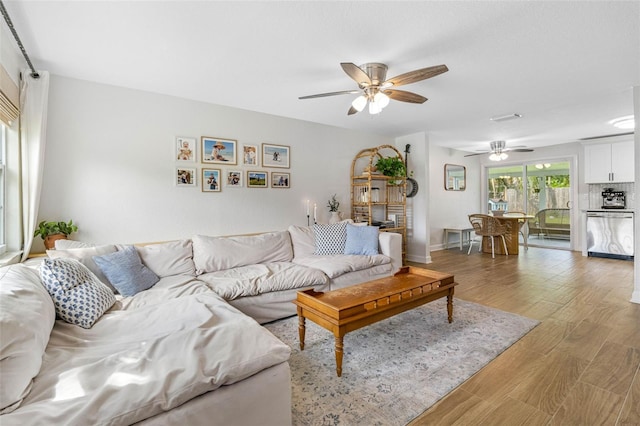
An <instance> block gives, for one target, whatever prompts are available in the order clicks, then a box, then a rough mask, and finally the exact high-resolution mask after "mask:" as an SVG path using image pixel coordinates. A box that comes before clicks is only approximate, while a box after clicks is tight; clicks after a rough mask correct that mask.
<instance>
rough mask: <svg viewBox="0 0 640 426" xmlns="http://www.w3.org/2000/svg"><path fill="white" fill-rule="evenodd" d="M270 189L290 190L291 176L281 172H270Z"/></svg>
mask: <svg viewBox="0 0 640 426" xmlns="http://www.w3.org/2000/svg"><path fill="white" fill-rule="evenodd" d="M271 187H272V188H291V174H290V173H281V172H271Z"/></svg>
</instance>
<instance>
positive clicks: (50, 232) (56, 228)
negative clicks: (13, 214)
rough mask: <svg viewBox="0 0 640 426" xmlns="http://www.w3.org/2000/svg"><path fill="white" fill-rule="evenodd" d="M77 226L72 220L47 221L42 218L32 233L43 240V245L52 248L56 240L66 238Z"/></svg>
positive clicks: (48, 248)
mask: <svg viewBox="0 0 640 426" xmlns="http://www.w3.org/2000/svg"><path fill="white" fill-rule="evenodd" d="M77 230H78V227H77V226H76V225H74V224H73V221H72V220H70V221H69V222H47V221H46V220H43V221H42V222H40V223H39V224H38V228H36V230H35V232H34V233H33V236H34V237H37V236H38V235H39V236H40V237H42V239H43V240H44V247H45V248H46V249H47V250H50V249H52V248H54V246H55V243H56V240H63V239H66V238H67V237H68V236H69V235H70V234H71V233H73V232H76V231H77Z"/></svg>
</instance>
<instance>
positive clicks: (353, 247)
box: [344, 224, 380, 256]
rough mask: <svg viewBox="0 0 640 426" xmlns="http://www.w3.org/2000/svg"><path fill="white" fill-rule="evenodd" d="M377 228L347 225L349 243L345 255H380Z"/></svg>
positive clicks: (346, 245)
mask: <svg viewBox="0 0 640 426" xmlns="http://www.w3.org/2000/svg"><path fill="white" fill-rule="evenodd" d="M379 232H380V230H379V228H378V227H377V226H355V225H351V224H347V242H346V243H345V247H344V254H364V255H366V256H373V255H376V254H378V233H379Z"/></svg>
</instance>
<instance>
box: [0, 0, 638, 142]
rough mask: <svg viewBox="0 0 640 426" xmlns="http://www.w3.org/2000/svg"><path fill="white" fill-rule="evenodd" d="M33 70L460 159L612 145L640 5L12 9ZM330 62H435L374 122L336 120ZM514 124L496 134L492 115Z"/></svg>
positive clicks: (630, 77) (44, 5)
mask: <svg viewBox="0 0 640 426" xmlns="http://www.w3.org/2000/svg"><path fill="white" fill-rule="evenodd" d="M4 4H5V7H6V9H7V10H8V12H9V14H10V16H11V18H12V20H13V22H14V24H15V27H16V29H17V31H18V33H19V34H20V37H21V38H22V41H23V43H24V45H25V47H26V49H27V51H28V53H29V55H30V56H31V59H32V61H33V63H34V65H35V67H36V68H37V69H40V70H47V71H50V72H51V73H52V74H57V75H62V76H68V77H73V78H78V79H84V80H90V81H95V82H100V83H106V84H113V85H117V86H124V87H130V88H135V89H140V90H146V91H151V92H157V93H163V94H168V95H173V96H178V97H183V98H188V99H194V100H199V101H204V102H209V103H214V104H220V105H228V106H232V107H237V108H242V109H247V110H253V111H260V112H265V113H269V114H274V115H279V116H285V117H291V118H297V119H301V120H307V121H312V122H317V123H323V124H328V125H333V126H338V127H343V128H349V129H354V130H359V131H366V132H372V133H379V134H384V135H389V136H401V135H406V134H411V133H415V132H421V131H427V132H428V134H429V139H430V141H431V142H432V143H435V144H437V145H441V146H448V147H452V148H457V149H464V150H469V151H475V150H483V149H488V145H489V141H491V140H496V139H504V140H506V141H507V146H514V145H524V146H528V147H536V146H544V145H554V144H558V143H565V142H572V141H575V140H577V139H580V138H584V137H591V136H599V135H606V134H612V133H620V132H621V131H620V130H618V129H615V128H614V127H612V126H611V125H610V124H608V123H607V122H608V121H609V120H611V119H614V118H616V117H619V116H623V115H632V114H633V95H632V92H633V90H632V88H633V86H640V2H639V1H621V2H613V1H592V2H591V1H590V2H586V1H540V2H534V1H527V2H524V1H496V2H486V1H482V2H475V1H474V2H472V1H463V2H452V1H422V2H421V1H414V2H404V1H388V2H379V1H356V2H342V1H341V2H336V1H315V2H313V1H284V2H270V1H269V2H267V1H262V2H248V1H234V2H221V1H197V2H194V1H184V0H183V1H180V0H176V1H169V2H160V1H134V2H131V1H107V2H97V1H25V0H20V1H13V0H4ZM340 62H353V63H355V64H357V65H360V64H363V63H366V62H383V63H386V64H387V65H388V66H389V72H388V77H392V76H395V75H398V74H402V73H405V72H408V71H412V70H414V69H418V68H424V67H427V66H432V65H438V64H446V65H447V66H448V67H449V72H447V73H445V74H442V75H439V76H437V77H434V78H432V79H428V80H425V81H422V82H418V83H414V84H412V85H407V86H403V87H402V89H404V90H409V91H413V92H416V93H419V94H421V95H423V96H426V97H427V98H429V101H427V102H426V103H424V104H422V105H420V104H408V103H403V102H397V101H392V102H391V104H390V105H389V106H388V107H387V108H386V109H385V110H384V111H383V113H382V114H380V115H378V116H370V115H369V114H368V113H367V112H366V110H365V111H363V112H362V113H360V114H357V115H355V116H347V110H348V109H349V106H350V103H351V101H352V100H353V99H354V98H355V95H342V96H334V97H326V98H318V99H311V100H298V97H299V96H303V95H310V94H316V93H323V92H333V91H340V90H349V89H355V88H356V84H355V83H354V82H353V81H352V80H351V79H350V78H349V77H348V76H347V75H346V74H345V73H344V72H343V71H342V69H341V68H340ZM508 113H520V114H522V115H523V118H521V119H519V120H514V121H508V122H502V123H495V122H492V121H490V120H489V118H490V117H492V116H496V115H503V114H508Z"/></svg>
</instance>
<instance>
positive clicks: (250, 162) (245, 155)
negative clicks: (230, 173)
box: [242, 145, 258, 167]
mask: <svg viewBox="0 0 640 426" xmlns="http://www.w3.org/2000/svg"><path fill="white" fill-rule="evenodd" d="M242 164H244V165H245V166H254V167H257V166H258V146H257V145H243V146H242Z"/></svg>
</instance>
